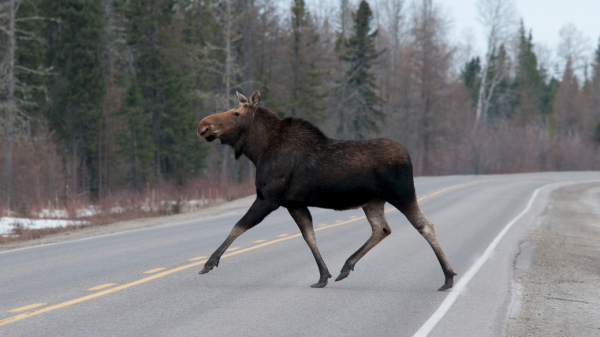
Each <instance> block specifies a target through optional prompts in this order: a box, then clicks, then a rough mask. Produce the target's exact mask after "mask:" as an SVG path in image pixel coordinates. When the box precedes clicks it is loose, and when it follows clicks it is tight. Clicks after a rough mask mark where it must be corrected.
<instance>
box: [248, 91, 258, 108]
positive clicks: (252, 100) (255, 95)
mask: <svg viewBox="0 0 600 337" xmlns="http://www.w3.org/2000/svg"><path fill="white" fill-rule="evenodd" d="M258 103H260V91H258V90H256V91H255V92H253V93H252V94H251V95H250V105H252V106H254V107H256V106H258Z"/></svg>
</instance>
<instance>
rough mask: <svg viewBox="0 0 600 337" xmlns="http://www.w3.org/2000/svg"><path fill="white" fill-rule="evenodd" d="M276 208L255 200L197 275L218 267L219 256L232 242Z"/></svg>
mask: <svg viewBox="0 0 600 337" xmlns="http://www.w3.org/2000/svg"><path fill="white" fill-rule="evenodd" d="M278 207H279V206H278V205H275V204H272V203H270V202H268V201H266V200H265V199H259V198H257V199H256V200H255V201H254V203H253V204H252V207H250V209H249V210H248V212H246V214H245V215H244V216H243V217H242V218H241V219H240V221H238V222H237V223H236V224H235V226H233V229H232V230H231V233H229V236H228V237H227V239H225V242H223V243H222V244H221V246H220V247H219V248H218V249H217V250H216V251H215V252H214V253H213V254H212V255H211V256H210V259H208V261H207V262H206V263H205V264H204V268H203V269H202V270H201V271H200V273H199V274H206V273H208V272H209V271H211V270H212V269H213V268H214V267H217V266H219V260H220V259H221V256H222V255H223V253H225V251H226V250H227V248H229V246H230V245H231V244H232V243H233V241H234V240H235V239H236V238H237V237H238V236H240V235H242V234H243V233H244V232H245V231H247V230H249V229H250V228H252V227H254V226H256V225H258V224H259V223H260V222H261V221H263V219H264V218H265V217H266V216H267V215H269V214H270V213H271V212H273V211H274V210H276V209H277V208H278Z"/></svg>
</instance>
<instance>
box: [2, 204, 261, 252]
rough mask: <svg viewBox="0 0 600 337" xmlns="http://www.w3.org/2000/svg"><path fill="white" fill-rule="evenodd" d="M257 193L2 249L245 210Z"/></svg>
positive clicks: (20, 242) (59, 234)
mask: <svg viewBox="0 0 600 337" xmlns="http://www.w3.org/2000/svg"><path fill="white" fill-rule="evenodd" d="M255 199H256V196H255V195H251V196H248V197H245V198H241V199H236V200H233V201H230V202H226V203H223V204H220V205H217V206H213V207H208V208H204V209H201V210H198V211H194V212H190V213H184V214H177V215H169V216H162V217H154V218H142V219H135V220H128V221H121V222H116V223H113V224H109V225H103V226H91V227H85V228H82V229H77V230H72V231H65V232H60V233H54V234H50V235H46V236H44V237H41V238H38V239H33V240H27V241H16V242H8V243H3V244H0V251H6V250H11V249H19V248H25V247H31V246H38V245H44V244H50V243H57V242H63V241H70V240H78V239H85V238H89V237H92V236H98V235H106V234H111V233H118V232H124V231H130V230H135V229H142V228H149V227H155V226H161V225H166V224H175V223H180V222H188V221H194V220H198V219H202V218H207V217H212V216H217V215H221V214H225V213H232V212H237V211H243V210H246V209H248V208H249V207H250V206H251V205H252V203H253V202H254V200H255Z"/></svg>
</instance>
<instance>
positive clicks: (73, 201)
mask: <svg viewBox="0 0 600 337" xmlns="http://www.w3.org/2000/svg"><path fill="white" fill-rule="evenodd" d="M254 193H255V186H254V181H253V180H246V181H244V182H241V183H232V182H230V181H228V180H227V179H196V180H193V181H188V182H187V183H186V184H185V185H183V186H181V185H177V184H175V183H173V182H163V183H160V184H158V185H157V186H154V187H151V186H148V187H147V188H145V189H143V190H141V191H134V190H130V189H126V190H121V191H118V192H108V193H105V194H104V195H102V196H101V197H100V198H99V199H97V200H91V199H90V198H89V196H88V195H85V194H84V195H75V196H71V197H68V198H64V197H63V198H59V197H56V198H55V200H47V201H46V202H45V203H39V204H34V205H27V204H21V205H19V206H18V207H17V209H15V210H9V209H6V208H4V209H2V213H1V214H2V215H3V216H15V217H19V218H27V219H31V221H36V220H40V219H55V218H60V219H67V220H75V221H81V220H84V221H85V222H87V223H88V224H76V225H66V226H61V227H53V228H41V229H31V228H27V226H23V225H16V226H14V227H13V229H12V231H11V232H10V233H4V235H2V233H0V244H2V243H6V242H14V241H23V240H31V239H37V238H40V237H43V236H45V235H49V234H53V233H60V232H67V231H72V230H77V229H81V228H84V227H89V226H102V225H107V224H111V223H115V222H119V221H127V220H133V219H139V218H149V217H157V216H165V215H171V214H179V213H188V212H193V211H196V210H199V209H202V208H207V207H211V206H215V205H219V204H222V203H224V202H227V201H231V200H234V199H238V198H242V197H245V196H248V195H251V194H254Z"/></svg>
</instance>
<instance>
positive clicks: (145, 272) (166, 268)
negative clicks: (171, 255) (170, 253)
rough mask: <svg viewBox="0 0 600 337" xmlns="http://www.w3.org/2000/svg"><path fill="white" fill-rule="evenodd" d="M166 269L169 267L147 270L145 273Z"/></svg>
mask: <svg viewBox="0 0 600 337" xmlns="http://www.w3.org/2000/svg"><path fill="white" fill-rule="evenodd" d="M165 269H167V268H156V269H152V270H148V271H145V272H144V274H153V273H156V272H157V271H161V270H165Z"/></svg>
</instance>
